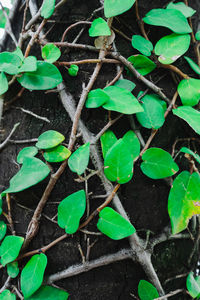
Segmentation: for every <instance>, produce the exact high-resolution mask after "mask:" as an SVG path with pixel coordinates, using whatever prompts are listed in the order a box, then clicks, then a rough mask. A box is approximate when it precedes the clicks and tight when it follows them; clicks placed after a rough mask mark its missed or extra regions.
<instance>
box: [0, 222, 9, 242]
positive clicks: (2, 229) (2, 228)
mask: <svg viewBox="0 0 200 300" xmlns="http://www.w3.org/2000/svg"><path fill="white" fill-rule="evenodd" d="M6 231H7V225H6V223H4V221H0V241H1V240H2V239H3V238H4V236H5V235H6Z"/></svg>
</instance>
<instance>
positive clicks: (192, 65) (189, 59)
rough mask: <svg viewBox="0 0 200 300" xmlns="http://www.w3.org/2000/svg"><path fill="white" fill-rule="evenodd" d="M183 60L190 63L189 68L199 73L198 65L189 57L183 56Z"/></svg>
mask: <svg viewBox="0 0 200 300" xmlns="http://www.w3.org/2000/svg"><path fill="white" fill-rule="evenodd" d="M184 58H185V60H186V61H187V62H188V64H189V65H190V67H191V69H192V70H193V71H194V72H195V73H197V74H198V75H200V67H199V66H198V65H197V64H196V63H195V62H194V61H193V60H192V59H191V58H189V57H187V56H184Z"/></svg>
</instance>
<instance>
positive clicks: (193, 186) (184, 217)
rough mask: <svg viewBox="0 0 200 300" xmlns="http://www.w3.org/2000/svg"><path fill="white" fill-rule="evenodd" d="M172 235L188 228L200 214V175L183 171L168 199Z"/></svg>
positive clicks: (175, 181)
mask: <svg viewBox="0 0 200 300" xmlns="http://www.w3.org/2000/svg"><path fill="white" fill-rule="evenodd" d="M168 212H169V216H170V220H171V225H172V233H173V234H176V233H179V232H181V231H182V230H184V229H186V228H187V225H188V222H189V220H190V218H192V216H194V215H198V214H200V175H199V174H198V173H193V174H190V173H189V172H188V171H183V172H182V173H181V174H179V175H178V176H177V177H176V178H175V180H174V182H173V186H172V188H171V190H170V193H169V198H168Z"/></svg>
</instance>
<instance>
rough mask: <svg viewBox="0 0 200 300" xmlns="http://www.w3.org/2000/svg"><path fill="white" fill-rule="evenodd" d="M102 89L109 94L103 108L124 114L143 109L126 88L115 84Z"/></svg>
mask: <svg viewBox="0 0 200 300" xmlns="http://www.w3.org/2000/svg"><path fill="white" fill-rule="evenodd" d="M104 91H105V92H106V94H107V95H108V96H109V99H108V100H107V102H106V103H105V104H103V108H105V109H107V110H113V111H118V112H121V113H124V114H134V113H137V112H140V111H143V108H142V106H141V105H140V104H139V102H138V100H137V99H136V98H135V96H133V95H132V94H131V92H129V91H128V90H126V89H122V88H119V87H117V86H108V87H106V88H105V89H104Z"/></svg>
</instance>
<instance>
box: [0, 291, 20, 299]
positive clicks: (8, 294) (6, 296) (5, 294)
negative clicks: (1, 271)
mask: <svg viewBox="0 0 200 300" xmlns="http://www.w3.org/2000/svg"><path fill="white" fill-rule="evenodd" d="M0 300H16V296H15V294H12V293H11V292H10V291H9V290H4V291H3V292H2V293H1V294H0Z"/></svg>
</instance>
